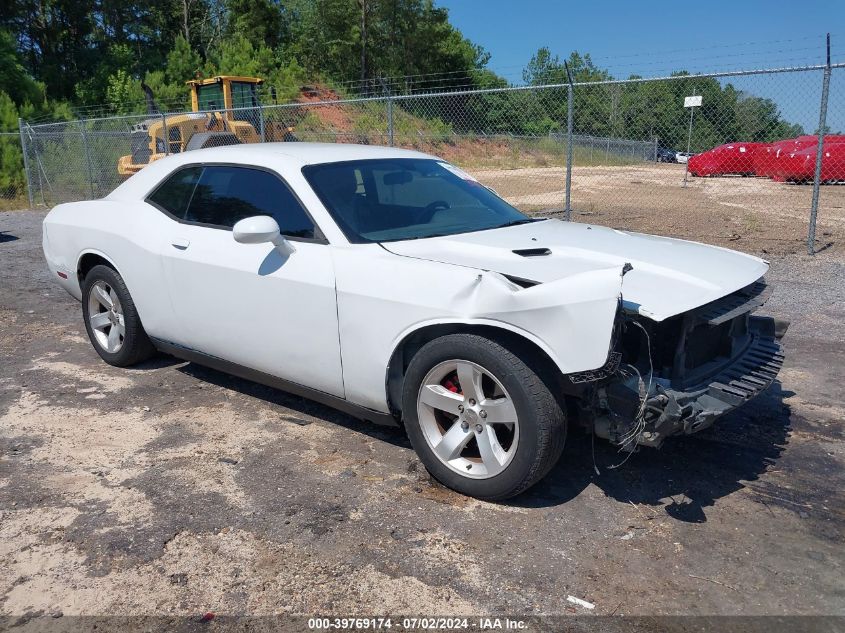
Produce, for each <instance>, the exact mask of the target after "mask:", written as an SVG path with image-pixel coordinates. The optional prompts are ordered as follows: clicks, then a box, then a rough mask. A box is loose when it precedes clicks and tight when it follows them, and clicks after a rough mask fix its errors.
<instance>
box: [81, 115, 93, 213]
mask: <svg viewBox="0 0 845 633" xmlns="http://www.w3.org/2000/svg"><path fill="white" fill-rule="evenodd" d="M79 125H80V130H81V132H82V148H83V150H85V164H86V165H87V166H88V188H89V189H90V190H91V197H92V198H94V197H95V194H94V168H93V166H92V165H91V151H90V150H89V149H88V135H87V134H86V133H85V119H80V120H79Z"/></svg>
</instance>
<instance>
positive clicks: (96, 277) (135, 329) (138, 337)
mask: <svg viewBox="0 0 845 633" xmlns="http://www.w3.org/2000/svg"><path fill="white" fill-rule="evenodd" d="M98 281H102V282H105V283H106V284H107V285H108V286H109V287H111V288H112V289H113V290H114V292H115V293H116V294H117V297H118V299H119V300H120V304H121V307H122V310H123V320H124V327H125V336H124V338H123V344H122V345H121V347H120V349H118V350H117V351H116V352H114V353H112V352H109V351H108V350H107V349H106V348H104V347H103V345H102V344H101V343H99V342H98V341H97V339H96V337H95V334H94V329H93V327H92V326H91V318H90V317H91V315H90V312H89V304H90V301H89V297H90V294H91V291H92V289H93V287H94V285H95V284H96V283H97V282H98ZM82 318H83V319H84V321H85V330H86V331H87V332H88V338H89V340H90V341H91V345H93V346H94V349H95V350H96V351H97V353H98V354H99V355H100V358H102V359H103V360H104V361H106V362H107V363H108V364H109V365H114V366H115V367H129V366H130V365H135V364H136V363H140V362H142V361H145V360H147V359H148V358H150V357H152V356H153V355H154V354H155V353H156V349H155V347H154V346H153V344H152V342H150V339H149V337H148V336H147V333H146V332H145V331H144V326H143V325H142V324H141V318H140V317H139V316H138V310H137V309H136V308H135V302H134V301H133V300H132V295H130V294H129V289H128V288H127V287H126V283H125V282H124V281H123V278H122V277H121V276H120V275H119V274H118V272H117V271H116V270H114V269H113V268H110V267H109V266H105V265H98V266H94V267H93V268H92V269H91V270H90V271H88V274H87V275H85V279H84V280H83V281H82Z"/></svg>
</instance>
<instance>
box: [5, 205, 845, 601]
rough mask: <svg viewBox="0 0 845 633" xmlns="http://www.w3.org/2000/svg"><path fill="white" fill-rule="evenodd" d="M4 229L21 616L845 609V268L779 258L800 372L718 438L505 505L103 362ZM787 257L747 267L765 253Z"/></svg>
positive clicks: (712, 435) (9, 465) (233, 394)
mask: <svg viewBox="0 0 845 633" xmlns="http://www.w3.org/2000/svg"><path fill="white" fill-rule="evenodd" d="M42 218H43V213H41V212H6V213H0V232H2V233H0V358H2V362H0V614H2V615H13V616H25V615H26V614H30V615H31V614H35V613H39V612H41V613H44V614H58V613H60V612H61V613H63V614H65V615H73V614H104V613H119V614H124V615H131V614H151V613H154V614H171V615H176V614H185V615H195V614H200V613H205V612H207V611H213V612H215V613H228V614H238V613H254V614H269V613H305V614H338V615H349V614H367V615H375V614H385V613H394V614H395V613H401V614H418V615H433V614H444V615H449V614H486V613H497V614H568V613H588V611H587V610H585V609H584V608H582V607H579V606H576V605H573V604H572V603H571V602H568V601H567V596H569V595H571V596H575V597H578V598H583V599H585V600H587V601H589V602H591V603H594V604H595V605H596V606H595V609H594V610H592V612H591V613H594V614H611V613H614V614H622V613H624V614H754V615H757V614H838V615H845V582H843V564H845V547H843V536H845V528H843V526H845V523H843V520H845V512H843V508H845V492H843V491H845V469H843V466H845V442H843V439H844V438H843V419H845V404H843V403H845V393H843V391H845V389H843V381H842V377H843V371H842V366H843V358H845V260H843V258H842V256H841V253H842V249H841V247H840V248H831V249H828V250H827V251H825V252H823V253H821V254H820V255H818V256H817V257H816V258H809V257H806V256H802V255H796V254H787V255H784V256H777V257H775V258H774V261H773V262H772V271H771V273H770V275H769V279H770V281H771V282H773V283H774V285H775V296H774V298H773V299H772V300H771V302H770V304H769V306H768V307H767V311H768V312H769V313H777V314H779V315H781V316H783V317H785V318H787V319H791V320H792V326H791V328H790V330H789V332H788V334H787V338H786V349H787V363H786V366H785V367H784V370H783V372H782V373H781V376H780V381H779V382H776V383H775V384H774V385H773V386H772V387H771V388H770V389H769V390H768V391H767V392H766V393H765V394H764V395H763V396H761V397H760V398H758V399H757V400H756V401H754V402H753V403H751V404H750V405H748V406H747V407H745V408H744V409H741V410H739V411H737V412H734V413H733V414H731V415H729V416H728V417H726V418H724V419H723V420H722V421H721V422H720V423H719V424H718V425H717V427H716V428H714V429H711V430H709V431H706V432H704V433H701V434H699V435H697V436H693V437H690V438H684V439H677V440H672V441H669V442H667V443H666V445H665V446H664V448H663V449H661V450H660V451H655V450H649V449H646V450H642V451H641V452H639V453H637V454H635V455H634V456H633V457H632V458H631V459H630V460H629V461H628V463H627V464H626V465H625V466H624V467H623V468H620V469H617V470H608V469H607V466H609V465H611V464H613V463H615V462H617V461H618V460H619V459H620V456H619V454H617V453H616V451H615V450H613V449H611V448H610V447H609V446H608V445H606V444H604V443H603V442H597V443H596V446H595V460H596V463H597V465H598V468H599V469H600V473H601V474H600V475H596V474H595V472H594V471H593V464H592V459H591V452H590V439H589V437H588V436H584V435H581V434H580V433H577V432H576V433H573V434H572V435H571V439H570V440H569V442H568V444H567V447H566V450H565V452H564V455H563V458H562V459H561V461H560V463H559V464H558V466H557V467H556V468H555V470H554V471H553V472H552V473H551V475H550V476H549V477H547V479H546V480H545V481H544V482H543V483H541V484H540V485H538V486H537V487H535V488H533V489H532V490H531V491H529V492H528V493H527V494H524V495H523V496H521V497H519V498H517V499H516V500H513V501H512V502H509V503H505V504H500V505H496V504H490V503H482V502H478V501H474V500H471V499H467V498H464V497H461V496H459V495H457V494H454V493H452V492H450V491H448V490H445V489H443V488H442V487H440V486H438V485H436V484H434V483H432V482H431V481H429V480H428V478H427V477H426V476H425V474H424V472H423V471H422V469H421V467H420V466H419V463H418V462H417V460H416V459H415V457H414V454H413V453H412V451H411V449H410V447H409V444H408V442H407V440H406V439H405V437H404V436H403V435H402V433H401V432H399V431H396V430H392V429H386V428H381V427H376V426H370V425H367V424H364V423H361V422H358V421H356V420H354V419H352V418H350V417H348V416H345V415H343V414H340V413H337V412H334V411H332V410H330V409H327V408H325V407H322V406H319V405H316V404H313V403H310V402H307V401H304V400H301V399H299V398H296V397H293V396H289V395H286V394H284V393H281V392H277V391H273V390H270V389H266V388H263V387H260V386H257V385H255V384H252V383H249V382H246V381H241V380H236V379H233V378H230V377H228V376H226V375H223V374H220V373H217V372H214V371H211V370H207V369H203V368H201V367H198V366H195V365H192V364H186V363H182V362H176V361H174V360H172V359H169V358H166V357H162V358H160V359H158V360H155V361H153V362H150V363H148V364H146V365H145V366H142V367H140V368H137V369H132V370H120V369H116V368H113V367H109V366H107V365H105V364H104V363H103V362H101V361H100V359H99V357H98V356H97V355H96V353H95V352H94V350H93V349H92V348H91V346H90V344H89V343H88V341H87V338H86V336H85V331H84V328H83V325H82V322H81V316H80V307H79V305H78V304H77V302H76V301H74V300H73V299H72V298H71V297H69V296H68V295H66V294H65V293H64V292H63V291H62V290H60V289H59V288H58V287H57V286H54V285H53V284H52V282H51V281H50V280H49V279H48V276H47V272H46V270H45V266H44V263H43V259H42V255H41V248H40V239H41V238H40V222H41V219H42ZM761 244H762V242H751V241H749V240H740V241H739V242H738V243H737V244H734V247H739V248H746V249H747V250H749V251H750V252H759V250H760V248H764V247H765V245H763V246H761Z"/></svg>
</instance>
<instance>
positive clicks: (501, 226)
mask: <svg viewBox="0 0 845 633" xmlns="http://www.w3.org/2000/svg"><path fill="white" fill-rule="evenodd" d="M538 219H539V218H525V219H524V220H512V221H510V222H506V223H505V224H500V225H499V226H497V227H496V228H497V229H504V228H506V227H508V226H517V225H519V224H528V223H529V222H536V221H537V220H538Z"/></svg>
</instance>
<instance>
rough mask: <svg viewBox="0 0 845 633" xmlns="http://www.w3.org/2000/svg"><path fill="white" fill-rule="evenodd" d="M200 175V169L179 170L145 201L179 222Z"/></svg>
mask: <svg viewBox="0 0 845 633" xmlns="http://www.w3.org/2000/svg"><path fill="white" fill-rule="evenodd" d="M201 173H202V167H188V168H186V169H180V170H179V171H177V172H176V173H175V174H173V175H171V176H170V177H169V178H168V179H167V180H165V181H164V182H163V183H162V184H161V185H159V187H158V189H156V190H155V191H154V192H153V193H152V194H150V196H149V197H148V198H147V200H148V201H149V202H152V203H154V204H156V205H157V206H159V207H161V208H162V209H164V210H165V211H167V212H168V213H169V214H170V215H173V216H175V217H177V218H179V219H180V220H181V219H182V218H184V217H185V211H186V210H187V208H188V203H189V202H190V201H191V194H193V193H194V187H196V185H197V182H198V181H199V178H200V174H201Z"/></svg>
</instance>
